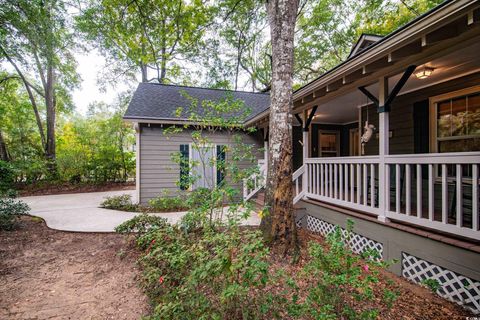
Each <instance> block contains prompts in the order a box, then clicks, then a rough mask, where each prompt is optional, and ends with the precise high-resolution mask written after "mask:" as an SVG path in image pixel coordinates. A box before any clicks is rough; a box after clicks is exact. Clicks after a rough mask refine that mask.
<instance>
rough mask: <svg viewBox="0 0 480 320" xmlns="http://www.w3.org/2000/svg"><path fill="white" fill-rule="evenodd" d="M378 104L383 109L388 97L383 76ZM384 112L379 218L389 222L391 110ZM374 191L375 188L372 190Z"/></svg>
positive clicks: (380, 134)
mask: <svg viewBox="0 0 480 320" xmlns="http://www.w3.org/2000/svg"><path fill="white" fill-rule="evenodd" d="M378 93H379V94H378V104H379V109H380V110H382V109H384V108H382V107H384V106H385V102H386V100H387V97H388V78H386V77H381V78H380V79H379V81H378ZM382 111H383V112H380V113H379V120H378V122H379V127H380V128H379V142H378V144H379V148H378V149H379V152H378V155H379V158H380V161H379V164H378V209H379V210H378V211H379V213H378V220H380V221H382V222H387V221H388V218H387V216H386V208H387V206H386V202H387V201H390V199H387V195H388V197H390V196H389V194H390V192H387V191H386V189H387V188H388V189H389V190H390V185H386V182H389V180H390V179H389V177H387V176H386V172H387V170H386V164H385V156H386V155H388V154H389V150H388V147H389V137H390V128H389V112H388V108H387V110H382ZM372 191H373V190H372Z"/></svg>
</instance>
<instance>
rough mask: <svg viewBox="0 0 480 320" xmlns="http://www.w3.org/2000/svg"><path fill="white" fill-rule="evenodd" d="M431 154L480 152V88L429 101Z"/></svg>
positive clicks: (437, 97)
mask: <svg viewBox="0 0 480 320" xmlns="http://www.w3.org/2000/svg"><path fill="white" fill-rule="evenodd" d="M430 108H431V109H430V111H431V112H430V124H431V127H430V132H431V140H430V141H431V150H432V152H466V151H480V86H476V87H472V88H468V89H464V90H459V91H456V92H452V93H448V94H444V95H440V96H436V97H433V98H431V99H430Z"/></svg>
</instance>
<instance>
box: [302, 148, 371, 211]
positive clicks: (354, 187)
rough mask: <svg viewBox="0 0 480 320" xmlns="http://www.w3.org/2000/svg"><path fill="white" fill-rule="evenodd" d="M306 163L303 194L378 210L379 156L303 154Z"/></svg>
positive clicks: (356, 207) (346, 204)
mask: <svg viewBox="0 0 480 320" xmlns="http://www.w3.org/2000/svg"><path fill="white" fill-rule="evenodd" d="M306 165H307V177H308V178H307V182H308V187H307V191H306V193H305V196H306V197H308V198H312V199H317V200H320V201H324V202H328V203H331V204H335V205H340V206H346V207H349V208H353V209H356V210H361V211H365V212H368V213H371V214H374V215H378V214H379V209H378V195H377V193H378V189H377V187H376V185H378V184H376V183H375V181H377V180H378V178H377V177H378V165H379V157H377V156H374V157H370V156H368V157H342V158H307V159H306Z"/></svg>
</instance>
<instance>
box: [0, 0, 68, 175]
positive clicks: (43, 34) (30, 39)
mask: <svg viewBox="0 0 480 320" xmlns="http://www.w3.org/2000/svg"><path fill="white" fill-rule="evenodd" d="M0 7H1V8H2V10H1V11H0V21H2V24H1V27H0V59H1V60H3V61H6V62H8V63H9V64H10V65H11V66H12V67H13V69H14V70H15V72H16V74H17V76H18V77H19V78H20V80H21V81H22V83H23V84H24V86H25V89H26V91H27V93H28V96H29V99H30V103H31V106H32V108H33V111H34V114H35V119H36V123H37V126H38V131H39V133H40V138H41V143H42V146H43V148H44V152H45V157H46V159H47V160H48V161H49V163H50V169H51V170H50V172H51V173H52V174H55V172H56V170H55V159H56V148H55V124H56V116H57V111H58V109H59V107H63V105H65V104H68V103H69V100H70V99H69V95H68V91H69V90H70V89H72V87H74V86H75V85H76V84H77V83H78V76H77V74H76V71H75V67H76V65H75V59H74V58H73V55H72V54H71V51H70V50H71V49H72V47H73V46H74V41H73V36H72V33H71V30H70V29H69V27H68V23H69V22H68V16H67V10H66V8H65V6H64V3H63V2H62V1H58V0H45V1H28V0H15V1H14V0H1V1H0ZM37 83H40V85H38V84H37ZM67 88H68V89H67ZM40 100H43V104H44V106H45V109H46V112H45V114H46V115H45V123H46V132H45V131H44V125H43V119H42V115H41V110H40V107H41V106H40V102H39V101H40Z"/></svg>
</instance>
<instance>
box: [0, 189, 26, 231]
mask: <svg viewBox="0 0 480 320" xmlns="http://www.w3.org/2000/svg"><path fill="white" fill-rule="evenodd" d="M29 211H30V208H29V207H28V205H27V204H26V203H25V202H23V201H20V200H16V199H15V198H13V197H11V196H7V195H5V194H0V230H13V229H15V228H16V227H17V220H18V217H19V216H20V215H23V214H28V212H29Z"/></svg>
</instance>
